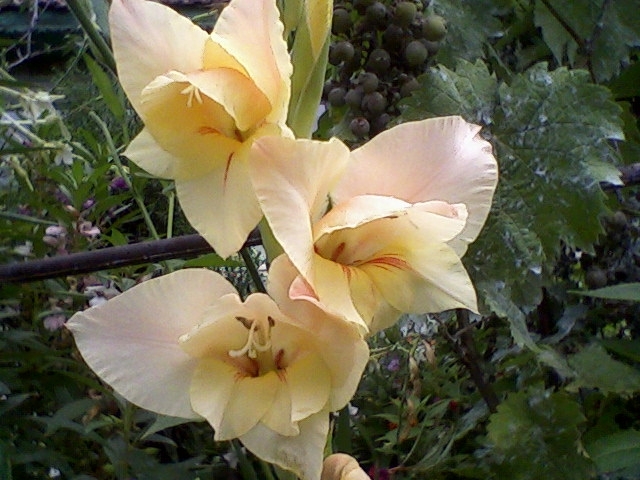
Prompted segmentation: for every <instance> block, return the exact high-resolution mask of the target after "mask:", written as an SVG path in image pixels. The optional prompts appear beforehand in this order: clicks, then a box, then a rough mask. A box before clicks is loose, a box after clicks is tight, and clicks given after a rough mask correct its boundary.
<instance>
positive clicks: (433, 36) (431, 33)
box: [422, 15, 447, 42]
mask: <svg viewBox="0 0 640 480" xmlns="http://www.w3.org/2000/svg"><path fill="white" fill-rule="evenodd" d="M446 35H447V21H446V20H445V19H444V18H442V17H441V16H440V15H429V16H428V17H426V18H425V19H424V20H423V21H422V36H423V37H424V38H426V39H427V40H429V41H431V42H439V41H440V40H442V39H443V38H444V37H445V36H446Z"/></svg>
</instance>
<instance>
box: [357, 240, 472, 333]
mask: <svg viewBox="0 0 640 480" xmlns="http://www.w3.org/2000/svg"><path fill="white" fill-rule="evenodd" d="M360 268H361V269H362V270H363V271H364V272H366V273H367V274H368V275H369V277H370V278H371V279H372V281H373V282H374V283H375V285H376V287H377V288H378V290H379V291H380V292H381V294H382V296H383V297H384V298H385V300H387V301H388V302H389V303H390V304H391V305H392V306H393V307H394V308H396V309H398V310H400V311H402V312H407V313H434V312H441V311H443V310H450V309H453V308H467V309H469V310H472V311H474V312H477V311H478V307H477V301H476V293H475V290H474V288H473V284H472V283H471V279H470V278H469V275H468V274H467V271H466V270H465V268H464V266H463V265H462V262H461V261H460V258H459V257H458V255H457V254H456V253H455V252H454V251H453V249H452V248H451V247H449V246H448V245H446V244H444V243H434V242H425V241H424V239H423V238H421V237H418V236H415V237H414V238H412V239H408V238H405V239H404V241H403V242H402V243H400V244H397V245H389V246H388V247H387V249H386V251H381V252H379V253H378V254H377V255H376V258H374V259H373V260H372V261H370V262H367V263H365V264H363V265H361V267H360ZM398 285H402V288H398ZM386 326H388V325H385V326H383V327H382V328H385V327H386Z"/></svg>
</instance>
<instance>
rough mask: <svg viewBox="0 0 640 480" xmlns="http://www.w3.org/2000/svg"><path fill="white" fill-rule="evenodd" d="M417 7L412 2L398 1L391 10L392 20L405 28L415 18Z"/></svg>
mask: <svg viewBox="0 0 640 480" xmlns="http://www.w3.org/2000/svg"><path fill="white" fill-rule="evenodd" d="M417 11H418V9H417V8H416V4H415V3H413V2H400V3H398V4H397V5H396V9H395V11H394V12H393V22H394V23H395V24H396V25H399V26H400V27H402V28H407V27H408V26H409V25H411V24H412V23H413V20H414V19H415V18H416V13H417Z"/></svg>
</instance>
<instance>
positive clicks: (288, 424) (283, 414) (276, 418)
mask: <svg viewBox="0 0 640 480" xmlns="http://www.w3.org/2000/svg"><path fill="white" fill-rule="evenodd" d="M260 422H261V423H262V424H263V425H265V426H267V427H268V428H270V429H271V430H273V431H274V432H276V433H279V434H280V435H286V436H292V435H298V434H299V433H300V428H299V427H298V424H297V423H294V422H293V421H292V419H291V393H290V392H289V388H288V386H287V384H286V383H285V382H280V384H279V385H278V391H277V392H276V394H275V396H274V399H273V408H271V409H269V411H268V412H267V413H266V414H265V415H264V416H263V417H262V420H260Z"/></svg>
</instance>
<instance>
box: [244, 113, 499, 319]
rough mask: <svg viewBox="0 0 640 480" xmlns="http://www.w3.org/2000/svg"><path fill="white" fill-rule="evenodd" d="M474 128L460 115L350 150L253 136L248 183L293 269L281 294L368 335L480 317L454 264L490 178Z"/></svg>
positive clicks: (493, 175)
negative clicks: (422, 322) (407, 319)
mask: <svg viewBox="0 0 640 480" xmlns="http://www.w3.org/2000/svg"><path fill="white" fill-rule="evenodd" d="M479 130H480V127H478V126H476V125H471V124H469V123H466V122H465V121H464V120H462V119H461V118H460V117H445V118H438V119H431V120H425V121H421V122H412V123H407V124H404V125H400V126H397V127H395V128H393V129H391V130H388V131H386V132H384V133H381V134H380V135H378V136H376V137H375V138H374V139H373V140H371V141H370V142H369V143H367V144H366V145H364V146H363V147H361V148H359V149H357V150H355V151H354V152H352V153H351V154H350V153H349V151H348V150H347V148H346V147H345V146H344V145H343V144H341V143H340V142H338V141H331V142H324V143H323V142H313V141H309V140H292V139H286V138H276V137H265V138H262V139H259V140H257V141H256V142H255V143H254V146H253V153H252V159H251V162H250V172H251V179H252V182H253V185H254V188H255V191H256V194H257V195H258V199H259V201H260V204H261V205H262V208H263V211H264V213H265V217H266V218H267V220H268V222H269V224H270V226H271V228H272V230H273V234H274V236H275V238H276V239H277V240H278V242H280V244H281V245H282V248H283V250H284V252H285V254H286V255H287V257H288V258H289V260H290V262H291V263H292V264H293V265H294V266H295V268H296V269H297V270H298V272H299V273H300V275H299V276H298V277H297V278H296V279H295V280H294V281H293V282H292V284H291V287H290V290H289V294H290V296H291V297H292V298H307V299H309V300H311V301H319V302H320V303H322V304H323V305H325V306H326V307H327V308H329V309H330V310H331V311H332V312H334V313H336V314H342V315H344V316H345V317H346V318H347V319H348V320H350V321H352V322H354V323H356V324H359V325H360V327H361V329H362V330H363V331H365V332H366V331H370V332H374V331H377V330H380V329H382V328H386V327H388V326H390V325H392V324H393V323H394V322H395V321H396V320H397V318H398V316H399V315H400V314H401V313H402V312H407V313H428V312H437V311H442V310H448V309H452V308H467V309H470V310H473V311H477V304H476V295H475V290H474V288H473V285H472V283H471V280H470V279H469V276H468V274H467V272H466V270H465V269H464V267H463V265H462V263H461V260H460V257H461V256H462V255H463V254H464V252H465V250H466V246H467V245H468V243H469V242H471V241H473V240H474V239H475V238H476V237H477V235H478V233H479V231H480V229H481V228H482V225H483V224H484V222H485V219H486V217H487V214H488V212H489V209H490V206H491V200H492V197H493V192H494V190H495V186H496V182H497V166H496V161H495V158H494V157H493V155H492V154H491V146H490V144H489V143H488V142H486V141H484V140H482V139H481V138H480V137H479V136H478V132H479ZM329 199H330V200H331V202H330V203H331V205H332V208H331V209H330V210H329V211H327V207H328V205H329Z"/></svg>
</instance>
